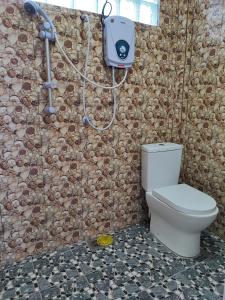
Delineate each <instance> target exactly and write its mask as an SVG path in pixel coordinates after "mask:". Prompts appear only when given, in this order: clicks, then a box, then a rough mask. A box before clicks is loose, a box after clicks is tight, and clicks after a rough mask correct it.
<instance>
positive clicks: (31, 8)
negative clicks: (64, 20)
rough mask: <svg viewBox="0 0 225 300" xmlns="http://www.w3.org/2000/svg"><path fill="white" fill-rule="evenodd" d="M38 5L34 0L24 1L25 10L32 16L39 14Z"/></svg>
mask: <svg viewBox="0 0 225 300" xmlns="http://www.w3.org/2000/svg"><path fill="white" fill-rule="evenodd" d="M38 6H39V5H38V4H37V3H35V2H34V1H29V0H28V1H26V2H25V3H24V9H25V11H26V12H27V13H28V14H30V15H32V16H35V15H37V14H38Z"/></svg>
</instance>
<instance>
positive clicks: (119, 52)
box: [104, 16, 135, 68]
mask: <svg viewBox="0 0 225 300" xmlns="http://www.w3.org/2000/svg"><path fill="white" fill-rule="evenodd" d="M134 29H135V27H134V22H133V21H131V20H129V19H128V18H125V17H119V16H111V17H108V18H106V19H105V20H104V57H105V61H106V64H107V66H111V67H116V68H129V67H131V66H132V63H133V62H134V48H135V30H134Z"/></svg>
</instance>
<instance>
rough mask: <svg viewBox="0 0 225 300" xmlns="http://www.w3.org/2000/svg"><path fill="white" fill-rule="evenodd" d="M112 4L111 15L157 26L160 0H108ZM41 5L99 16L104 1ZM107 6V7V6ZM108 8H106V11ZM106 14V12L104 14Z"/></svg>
mask: <svg viewBox="0 0 225 300" xmlns="http://www.w3.org/2000/svg"><path fill="white" fill-rule="evenodd" d="M109 1H110V3H111V4H112V13H111V15H119V16H123V17H127V18H129V19H131V20H133V21H137V22H141V23H145V24H150V25H154V26H157V25H159V1H160V0H109ZM38 2H41V3H47V4H54V5H58V6H63V7H68V8H74V9H79V10H86V11H91V12H95V13H99V14H101V12H102V7H103V5H104V3H105V0H38ZM107 6H108V5H107ZM107 8H108V7H106V10H107ZM106 14H107V12H106Z"/></svg>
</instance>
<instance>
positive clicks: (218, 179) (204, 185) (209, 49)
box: [183, 1, 225, 238]
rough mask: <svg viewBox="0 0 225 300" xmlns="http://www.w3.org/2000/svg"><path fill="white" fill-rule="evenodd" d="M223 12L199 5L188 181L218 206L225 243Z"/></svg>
mask: <svg viewBox="0 0 225 300" xmlns="http://www.w3.org/2000/svg"><path fill="white" fill-rule="evenodd" d="M223 11H224V3H223V1H217V2H216V3H214V2H210V1H195V3H194V17H193V22H192V23H193V24H192V27H193V30H192V31H191V33H190V34H191V37H192V45H191V46H192V50H191V58H190V59H191V69H190V76H189V79H190V80H188V81H186V82H185V93H187V94H188V102H187V116H186V123H187V124H186V137H185V145H186V146H185V156H184V166H183V179H184V181H186V182H188V183H190V184H192V185H193V186H196V187H198V188H200V189H201V190H203V191H204V192H206V193H208V194H210V195H211V196H213V197H214V198H215V199H216V200H217V202H218V206H219V209H220V213H219V216H218V218H217V220H216V222H215V223H214V224H213V226H212V229H213V230H214V231H215V232H217V233H218V234H220V235H221V236H222V237H223V238H224V221H223V219H224V203H225V202H224V200H225V198H224V195H225V191H224V186H225V174H224V151H223V149H224V137H225V136H224V132H225V131H224V129H225V128H224V121H222V122H221V121H220V120H222V119H223V115H222V109H221V107H223V105H224V104H223V99H222V98H223V97H222V94H223V95H224V87H222V86H221V84H220V82H221V70H222V69H223V65H224V64H223V58H222V57H223V52H224V51H223V49H224V42H223V35H222V28H223V23H224V19H223Z"/></svg>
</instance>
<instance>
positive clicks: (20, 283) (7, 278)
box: [0, 225, 225, 300]
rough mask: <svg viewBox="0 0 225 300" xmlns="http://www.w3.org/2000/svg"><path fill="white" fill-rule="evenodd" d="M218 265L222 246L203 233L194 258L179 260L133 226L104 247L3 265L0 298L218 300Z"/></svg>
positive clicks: (223, 278) (81, 246) (224, 271)
mask: <svg viewBox="0 0 225 300" xmlns="http://www.w3.org/2000/svg"><path fill="white" fill-rule="evenodd" d="M224 265H225V242H224V241H222V240H221V239H220V238H218V237H217V236H215V235H213V234H211V233H209V232H204V233H203V234H202V239H201V254H200V256H199V257H196V258H193V259H185V258H182V257H179V256H177V255H175V254H174V253H173V252H172V251H170V250H169V249H168V248H167V247H165V246H164V245H163V244H162V243H160V242H159V241H158V240H157V239H156V238H155V237H154V236H152V234H151V233H150V232H149V229H148V226H145V225H136V226H132V227H129V228H126V229H124V230H122V231H119V232H118V233H116V234H115V236H114V243H113V245H111V246H109V247H107V248H100V247H98V246H97V245H96V244H95V243H94V242H93V241H91V242H87V243H86V242H81V243H78V244H74V245H71V246H69V247H65V248H62V249H59V250H57V251H52V252H48V253H45V254H42V255H38V256H35V257H30V258H29V259H27V260H26V261H23V262H21V263H15V264H13V265H7V266H5V267H4V268H3V269H2V270H0V299H2V300H6V299H27V300H29V299H30V300H43V299H61V300H64V299H65V300H68V299H69V300H70V299H71V300H74V299H76V300H90V299H96V300H106V299H129V300H152V299H166V300H187V299H192V300H195V299H202V300H207V299H209V300H217V299H218V300H219V299H220V300H222V295H223V290H224V284H225V268H224Z"/></svg>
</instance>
